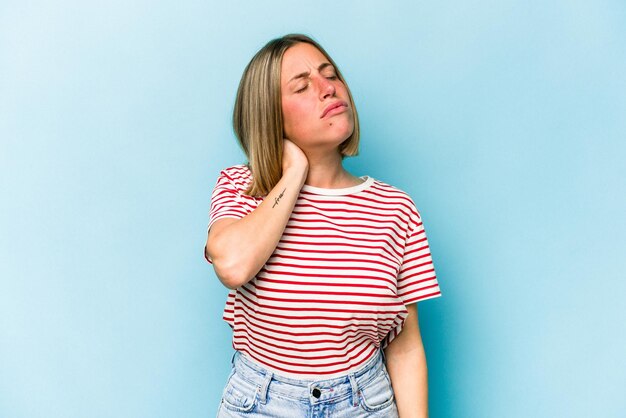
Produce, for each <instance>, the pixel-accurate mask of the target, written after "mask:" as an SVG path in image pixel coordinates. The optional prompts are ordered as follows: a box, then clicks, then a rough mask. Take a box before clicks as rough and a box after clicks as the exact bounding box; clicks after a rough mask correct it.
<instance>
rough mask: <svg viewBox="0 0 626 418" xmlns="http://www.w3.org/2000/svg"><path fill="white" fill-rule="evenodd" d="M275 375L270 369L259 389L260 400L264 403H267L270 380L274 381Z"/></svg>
mask: <svg viewBox="0 0 626 418" xmlns="http://www.w3.org/2000/svg"><path fill="white" fill-rule="evenodd" d="M273 377H274V373H272V372H270V371H269V370H268V371H267V373H266V374H265V378H264V379H263V384H262V385H261V387H260V388H259V389H258V390H259V401H260V402H261V403H262V404H264V405H265V403H267V391H268V390H269V386H270V382H271V381H272V378H273Z"/></svg>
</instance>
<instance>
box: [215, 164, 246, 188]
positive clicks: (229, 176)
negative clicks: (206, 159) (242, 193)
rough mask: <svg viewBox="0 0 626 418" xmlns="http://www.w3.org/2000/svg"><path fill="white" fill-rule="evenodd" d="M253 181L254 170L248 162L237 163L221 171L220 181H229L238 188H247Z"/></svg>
mask: <svg viewBox="0 0 626 418" xmlns="http://www.w3.org/2000/svg"><path fill="white" fill-rule="evenodd" d="M251 181H252V172H251V171H250V169H249V168H248V166H247V165H246V164H235V165H231V166H230V167H226V168H224V169H222V170H221V171H220V174H219V177H218V183H220V182H228V183H230V184H232V185H234V186H235V187H236V188H238V189H245V188H246V187H247V186H248V184H249V183H250V182H251Z"/></svg>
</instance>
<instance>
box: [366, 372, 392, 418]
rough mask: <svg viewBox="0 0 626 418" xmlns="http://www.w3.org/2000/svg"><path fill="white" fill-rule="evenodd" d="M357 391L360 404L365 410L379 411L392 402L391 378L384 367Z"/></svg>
mask: <svg viewBox="0 0 626 418" xmlns="http://www.w3.org/2000/svg"><path fill="white" fill-rule="evenodd" d="M359 393H360V396H359V398H360V401H361V402H360V404H361V406H362V407H363V409H365V410H366V411H367V412H377V411H380V410H382V409H385V408H387V407H389V406H390V405H392V404H393V402H394V393H393V388H392V386H391V380H390V379H389V375H388V374H387V373H386V371H385V370H384V369H381V371H380V373H378V374H377V375H376V376H375V377H374V378H373V379H372V380H371V381H369V382H368V383H367V384H366V385H365V386H363V387H362V388H361V389H360V390H359Z"/></svg>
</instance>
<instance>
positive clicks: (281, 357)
mask: <svg viewBox="0 0 626 418" xmlns="http://www.w3.org/2000/svg"><path fill="white" fill-rule="evenodd" d="M251 179H252V173H251V172H250V170H249V168H248V166H247V165H244V164H240V165H235V166H232V167H229V168H226V169H224V170H222V171H221V172H220V175H219V177H218V179H217V184H216V186H215V189H214V190H213V193H212V196H211V208H210V213H209V225H208V227H209V228H211V225H212V224H213V222H215V221H217V220H218V219H222V218H243V217H244V216H246V215H247V214H248V213H250V212H252V211H253V210H254V209H255V208H256V207H257V206H258V205H259V204H260V203H261V202H262V201H263V198H255V197H251V196H247V195H244V194H243V193H244V191H245V189H246V187H247V186H248V184H249V183H250V181H251ZM361 179H363V180H364V182H363V183H361V184H359V185H357V186H353V187H348V188H343V189H324V188H318V187H313V186H309V185H306V184H305V185H304V186H302V189H301V191H300V194H299V196H298V199H297V201H296V204H295V207H294V209H293V211H292V213H291V216H290V218H289V221H288V223H287V225H286V227H285V230H284V232H283V235H282V237H281V239H280V242H279V243H278V245H277V246H276V249H275V250H274V252H273V253H272V255H271V256H270V258H269V259H268V260H267V262H266V263H265V265H264V266H263V267H262V268H261V270H260V271H259V272H258V273H257V274H256V276H255V277H254V278H253V279H251V280H250V281H249V282H247V283H246V284H244V285H243V286H241V287H238V288H237V289H229V293H228V297H227V300H226V305H225V307H224V313H223V319H224V320H225V321H226V322H227V323H228V324H229V325H230V326H231V327H232V329H233V341H232V345H233V348H234V349H235V350H239V351H241V353H242V355H244V356H246V357H248V358H250V359H252V360H253V361H255V362H257V363H258V364H260V365H262V366H264V367H265V368H267V369H269V370H271V371H272V372H274V373H276V374H279V375H283V376H286V377H291V378H296V379H303V380H317V379H331V378H335V377H339V376H343V375H345V374H347V373H350V372H352V371H356V370H357V369H359V368H360V366H361V365H362V364H364V363H365V362H366V361H367V360H368V359H369V358H370V357H371V356H373V355H374V354H376V351H377V349H378V348H379V347H380V346H382V348H385V347H387V345H388V344H389V343H390V342H391V341H392V340H393V339H394V338H395V337H396V336H397V335H398V334H399V333H400V331H401V330H402V327H403V325H404V321H405V319H406V317H407V316H408V311H407V309H406V307H405V305H408V304H411V303H414V302H418V301H421V300H425V299H430V298H435V297H438V296H441V292H440V289H439V285H438V282H437V278H436V276H435V270H434V268H433V264H432V259H431V255H430V250H429V247H428V241H427V239H426V234H425V231H424V226H423V224H422V221H421V218H420V214H419V212H418V210H417V208H416V207H415V205H414V203H413V200H412V199H411V198H410V197H409V195H408V194H407V193H405V192H403V191H401V190H399V189H397V188H395V187H393V186H390V185H389V184H386V183H384V182H382V181H379V180H376V179H374V178H372V177H369V176H363V177H361ZM207 261H208V262H209V263H212V260H210V259H209V258H207Z"/></svg>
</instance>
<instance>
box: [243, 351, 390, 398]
mask: <svg viewBox="0 0 626 418" xmlns="http://www.w3.org/2000/svg"><path fill="white" fill-rule="evenodd" d="M231 361H232V364H233V369H234V372H236V373H237V374H238V375H239V376H240V377H241V378H242V379H243V380H245V381H247V382H248V383H250V384H252V385H255V386H258V387H259V388H260V389H259V395H260V400H261V402H262V403H265V400H266V396H267V393H268V392H272V393H276V394H280V395H281V396H283V397H286V398H290V399H293V400H296V401H299V402H310V403H311V405H314V404H317V403H321V402H328V401H336V400H341V399H342V398H347V397H349V396H352V399H353V403H354V404H355V405H356V403H357V402H358V396H357V395H358V391H359V388H360V387H363V386H365V385H367V384H368V383H369V382H370V381H371V380H372V379H374V378H375V377H376V376H377V375H378V374H379V373H387V371H386V367H385V363H384V361H385V354H384V351H383V350H382V349H381V348H378V349H377V350H376V352H375V353H374V355H372V357H371V358H369V359H368V360H367V361H366V362H365V364H364V365H362V366H361V367H360V368H359V369H357V370H355V371H353V372H350V373H347V374H346V375H344V376H339V377H335V378H331V379H321V380H310V379H303V380H300V379H294V378H289V377H286V376H283V375H279V374H276V373H273V372H272V371H270V370H268V369H267V368H265V367H264V366H262V365H260V364H258V363H256V362H255V361H254V360H250V359H249V358H248V357H246V356H244V355H243V354H242V353H241V352H239V351H235V353H234V354H233V357H232V360H231Z"/></svg>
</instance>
